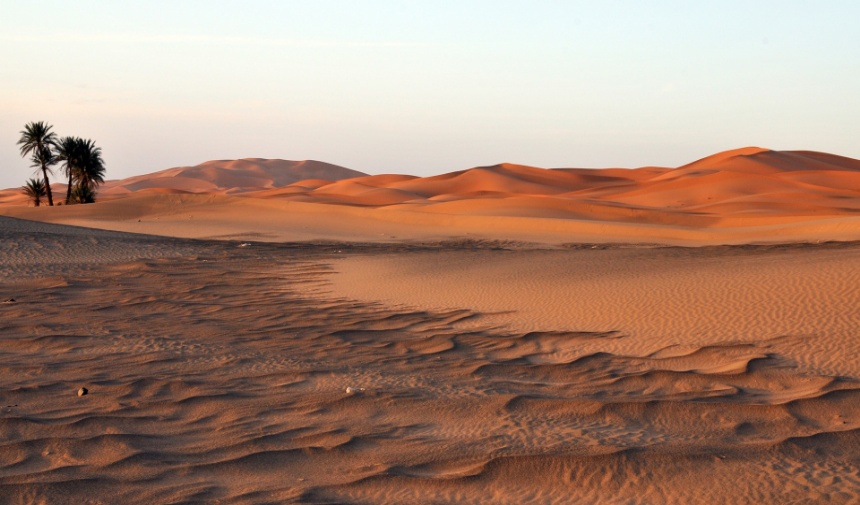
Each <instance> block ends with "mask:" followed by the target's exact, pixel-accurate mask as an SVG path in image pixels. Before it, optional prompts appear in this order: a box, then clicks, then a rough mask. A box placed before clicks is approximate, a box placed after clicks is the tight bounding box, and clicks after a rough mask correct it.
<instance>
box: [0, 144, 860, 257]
mask: <svg viewBox="0 0 860 505" xmlns="http://www.w3.org/2000/svg"><path fill="white" fill-rule="evenodd" d="M58 189H60V188H58ZM193 195H198V196H193ZM199 195H208V198H205V199H202V198H201V197H200V196H199ZM233 196H236V197H241V198H242V199H243V200H242V201H241V202H240V201H237V200H231V199H229V198H227V197H233ZM99 199H100V201H101V202H103V205H105V206H104V207H102V209H101V211H100V210H98V209H87V210H83V209H76V210H75V211H74V212H71V211H70V209H67V210H66V211H64V212H62V213H60V212H51V211H45V210H43V209H8V208H7V209H5V210H0V212H3V213H4V214H7V215H13V216H18V217H25V218H30V219H41V220H49V221H54V222H64V223H68V224H85V222H84V221H85V220H86V219H90V218H95V219H99V220H100V221H105V220H113V221H116V220H117V219H116V218H111V217H110V216H111V215H113V214H114V213H115V212H116V210H117V209H116V208H113V209H110V210H109V209H108V207H107V206H108V204H110V203H111V201H115V200H120V199H122V200H125V201H126V202H125V204H124V205H123V211H122V212H120V214H122V215H123V216H125V217H124V218H123V219H128V218H135V219H140V220H141V221H143V220H144V218H146V217H154V216H160V217H159V220H160V221H161V225H162V226H165V222H166V220H165V219H164V218H165V217H166V216H163V215H161V214H163V213H164V212H163V211H164V209H165V208H169V209H171V210H170V212H171V213H172V214H171V215H174V216H175V215H176V214H177V209H178V208H183V209H185V208H190V207H189V206H194V207H195V208H196V209H197V210H196V212H197V215H198V216H200V215H202V213H203V212H204V209H203V208H202V207H201V205H203V204H206V205H209V206H210V207H211V206H212V205H213V204H225V203H228V201H229V203H230V204H231V208H232V210H231V215H232V217H231V219H233V220H234V221H235V220H237V219H240V220H241V217H240V216H239V215H238V214H237V212H238V209H239V208H240V207H243V206H245V207H253V209H254V211H253V214H254V217H255V219H256V218H259V217H260V215H261V213H266V212H268V213H271V214H272V216H273V217H272V219H274V220H275V221H278V220H279V219H280V220H281V221H283V216H281V217H278V214H282V213H283V212H284V211H289V212H291V213H292V214H293V215H302V216H303V218H305V219H308V220H309V221H308V222H307V226H306V227H305V228H307V229H318V230H320V232H319V233H316V234H315V233H296V232H294V230H293V231H288V232H283V230H286V229H287V228H289V223H287V222H281V224H282V225H283V226H280V227H277V228H276V229H274V230H273V229H266V230H257V232H258V233H259V234H260V237H261V238H262V239H265V238H266V237H275V236H277V238H278V239H279V240H280V239H284V238H288V239H297V240H302V239H314V238H324V239H329V238H347V239H349V237H348V236H343V234H342V232H343V230H342V229H341V228H343V226H342V222H343V219H350V218H356V217H357V218H360V222H361V223H363V224H362V226H367V225H368V223H371V225H370V228H371V229H369V230H365V231H369V232H370V234H371V235H372V236H374V237H383V238H384V237H385V236H386V234H388V235H387V236H389V238H390V237H395V238H396V237H401V238H404V237H406V238H419V237H416V231H415V230H416V229H422V230H424V231H426V234H429V236H432V237H439V236H444V235H451V234H453V235H455V236H469V235H476V234H477V235H479V236H481V237H483V238H504V239H515V240H526V241H538V242H541V241H543V242H564V241H567V240H573V241H578V240H586V241H587V240H600V239H601V238H602V239H604V240H606V241H610V242H617V241H625V240H627V241H629V240H632V241H649V238H650V239H653V240H652V241H654V242H661V243H675V244H684V243H736V242H747V241H751V240H754V239H755V237H758V239H760V240H765V241H768V240H775V241H779V240H854V239H860V217H858V216H860V160H856V159H852V158H846V157H842V156H836V155H832V154H826V153H820V152H812V151H772V150H768V149H762V148H757V147H748V148H743V149H736V150H732V151H726V152H722V153H718V154H715V155H712V156H708V157H705V158H702V159H700V160H698V161H695V162H693V163H690V164H688V165H684V166H681V167H678V168H674V169H672V168H664V167H643V168H636V169H623V168H606V169H586V168H560V169H544V168H537V167H530V166H525V165H516V164H510V163H503V164H499V165H491V166H485V167H476V168H471V169H468V170H461V171H457V172H451V173H445V174H442V175H437V176H432V177H416V176H411V175H398V174H385V175H367V174H364V173H362V172H358V171H355V170H350V169H348V168H344V167H339V166H337V165H331V164H327V163H323V162H319V161H286V160H265V159H242V160H223V161H210V162H206V163H202V164H200V165H197V166H194V167H178V168H172V169H168V170H164V171H161V172H156V173H153V174H147V175H141V176H136V177H131V178H128V179H124V180H121V181H109V182H107V183H105V185H104V186H103V187H102V188H101V190H100V191H99ZM249 200H253V202H251V201H249ZM3 204H5V205H19V206H20V205H25V204H26V202H25V199H24V198H23V195H20V191H19V190H6V191H4V192H0V205H3ZM332 205H336V206H337V207H341V208H339V209H336V208H333V206H332ZM165 206H166V207H165ZM342 207H351V208H352V210H350V209H346V208H342ZM134 208H137V210H134ZM209 210H212V209H209ZM222 210H223V209H222ZM320 213H326V214H327V215H328V218H326V219H329V221H331V222H323V221H325V220H326V219H323V220H322V221H320V220H319V219H317V220H314V218H313V215H314V214H320ZM222 222H223V220H222ZM374 222H375V223H376V224H373V223H374ZM380 222H381V223H380ZM236 224H237V227H239V228H241V227H240V226H239V223H238V222H237V223H236ZM246 224H247V223H246ZM293 224H295V223H293ZM273 226H274V225H273ZM643 227H650V228H648V229H647V230H646V229H645V228H643ZM116 228H117V229H122V230H125V231H146V232H151V230H137V229H136V230H129V229H128V228H123V227H116ZM143 228H145V226H143ZM198 228H199V226H194V227H193V229H189V230H183V229H182V226H174V227H172V228H171V229H172V231H167V232H166V233H168V234H177V235H179V236H201V235H199V231H193V230H195V229H198ZM245 228H247V226H245ZM346 228H347V229H348V228H349V227H346ZM278 230H281V232H279V231H278ZM731 230H734V231H736V232H738V233H736V234H735V235H736V236H728V235H727V233H728V232H729V231H731ZM162 233H165V232H164V231H162ZM363 234H364V233H363V232H362V233H359V235H363ZM347 235H349V233H348V234H347ZM206 236H209V235H206Z"/></svg>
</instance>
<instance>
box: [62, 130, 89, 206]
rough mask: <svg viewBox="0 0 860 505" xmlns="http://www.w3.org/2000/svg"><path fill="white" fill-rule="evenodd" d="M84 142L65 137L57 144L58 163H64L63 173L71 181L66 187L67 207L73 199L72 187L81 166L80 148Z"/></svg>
mask: <svg viewBox="0 0 860 505" xmlns="http://www.w3.org/2000/svg"><path fill="white" fill-rule="evenodd" d="M82 143H83V141H82V140H81V139H80V138H79V137H63V138H61V139H60V141H59V142H57V158H56V159H57V161H58V162H62V165H61V168H62V169H63V173H64V174H66V177H67V178H68V179H69V185H68V186H67V187H66V205H68V204H69V202H70V201H71V199H72V186H73V185H74V183H75V173H76V172H77V171H78V167H79V166H80V165H81V160H80V158H81V154H80V151H81V149H80V146H81V144H82Z"/></svg>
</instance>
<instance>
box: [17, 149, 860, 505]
mask: <svg viewBox="0 0 860 505" xmlns="http://www.w3.org/2000/svg"><path fill="white" fill-rule="evenodd" d="M59 189H61V187H60V186H58V187H57V190H59ZM858 193H860V161H858V160H852V159H848V158H842V157H838V156H833V155H829V154H823V153H811V152H802V151H792V152H775V151H768V150H762V149H754V148H749V149H743V150H737V151H731V152H727V153H720V154H718V155H714V156H711V157H708V158H705V159H702V160H699V161H697V162H695V163H692V164H690V165H686V166H683V167H679V168H677V169H667V168H659V167H649V168H641V169H634V170H627V169H603V170H594V171H591V170H584V169H560V170H545V169H538V168H533V167H524V166H518V165H497V166H492V167H483V168H475V169H470V170H465V171H461V172H453V173H450V174H444V175H440V176H436V177H427V178H418V177H412V176H405V175H376V176H365V175H363V174H357V173H353V172H351V171H348V169H344V168H342V167H335V166H333V165H327V164H323V163H319V162H285V161H283V160H257V159H250V160H238V161H221V162H210V163H205V164H203V165H199V166H197V167H183V168H177V169H171V170H168V171H164V172H159V173H156V174H150V175H149V176H140V177H137V178H133V179H129V180H125V181H114V182H112V183H110V184H106V186H105V187H104V188H103V189H102V193H100V195H101V196H102V197H103V198H100V202H99V203H97V204H94V205H75V206H57V207H53V208H48V207H39V208H33V207H27V206H26V205H25V203H26V202H24V201H23V200H22V199H21V198H20V194H19V193H18V191H17V190H9V191H5V192H0V433H2V437H0V504H5V503H10V504H65V503H68V504H78V503H90V504H112V503H125V504H153V503H165V504H196V503H204V504H210V503H212V504H214V503H221V504H272V503H321V504H335V503H336V504H341V503H343V504H380V503H392V504H402V503H405V504H412V503H415V504H443V503H444V504H448V503H464V504H484V503H499V504H523V503H536V504H567V503H589V504H591V503H599V504H618V505H621V504H625V505H628V504H649V505H650V504H679V505H680V504H713V503H719V504H747V503H786V504H793V503H822V504H852V503H860V359H858V357H857V356H858V351H860V346H858V338H860V312H858V307H860V287H858V286H860V241H858V240H860V214H858V210H860V203H858V202H860V194H858ZM21 218H25V219H21ZM75 225H79V226H86V227H79V226H75Z"/></svg>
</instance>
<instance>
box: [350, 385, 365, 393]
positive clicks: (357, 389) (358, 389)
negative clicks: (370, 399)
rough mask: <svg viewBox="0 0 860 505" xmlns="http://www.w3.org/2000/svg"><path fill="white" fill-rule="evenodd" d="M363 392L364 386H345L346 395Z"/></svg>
mask: <svg viewBox="0 0 860 505" xmlns="http://www.w3.org/2000/svg"><path fill="white" fill-rule="evenodd" d="M363 392H364V388H354V387H350V386H347V387H346V394H348V395H354V394H356V393H363Z"/></svg>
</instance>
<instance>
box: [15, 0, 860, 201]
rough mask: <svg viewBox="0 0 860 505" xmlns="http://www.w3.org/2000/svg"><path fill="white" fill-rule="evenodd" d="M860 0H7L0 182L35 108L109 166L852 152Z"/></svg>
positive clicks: (584, 160)
mask: <svg viewBox="0 0 860 505" xmlns="http://www.w3.org/2000/svg"><path fill="white" fill-rule="evenodd" d="M858 19H860V2H856V1H854V0H849V1H838V0H833V1H824V2H813V1H811V0H810V1H792V0H782V1H768V0H760V1H749V0H745V1H732V0H723V1H720V2H693V1H648V0H639V1H612V0H606V1H599V2H598V1H574V0H571V1H562V0H558V1H550V0H543V1H541V0H530V1H508V0H495V1H477V0H476V1H470V0H456V1H448V0H432V1H430V0H427V1H411V0H362V1H354V0H344V1H334V0H314V1H308V0H301V1H292V0H282V1H256V0H242V1H223V0H207V1H190V0H189V1H182V2H177V1H157V0H149V1H145V2H144V1H140V2H133V1H127V2H126V1H124V2H115V1H102V2H100V1H87V0H76V1H75V2H68V1H66V0H60V1H38V0H31V1H23V0H21V1H11V0H0V187H4V188H5V187H15V186H20V185H22V184H23V183H24V181H25V180H26V179H27V178H29V177H30V176H31V175H32V173H33V170H32V169H31V168H30V166H29V165H30V163H29V162H28V161H27V160H25V159H24V158H22V157H21V156H20V153H19V151H18V147H17V146H16V145H15V144H16V142H17V140H18V138H19V137H20V131H21V130H22V129H23V127H24V125H25V124H26V123H28V122H30V121H46V122H48V123H50V124H52V125H53V126H54V131H55V132H57V133H58V134H59V135H61V136H62V135H75V136H80V137H84V138H90V139H93V140H94V141H95V142H96V144H97V145H98V146H100V147H101V148H102V151H103V157H104V159H105V162H106V167H107V178H108V179H121V178H125V177H129V176H132V175H138V174H143V173H149V172H155V171H158V170H162V169H165V168H170V167H175V166H185V165H195V164H198V163H201V162H204V161H207V160H212V159H236V158H249V157H257V158H283V159H291V160H302V159H315V160H321V161H326V162H329V163H334V164H338V165H342V166H346V167H349V168H352V169H355V170H360V171H363V172H367V173H372V174H378V173H405V174H414V175H421V176H426V175H435V174H440V173H445V172H450V171H454V170H461V169H465V168H469V167H473V166H480V165H489V164H494V163H500V162H512V163H521V164H526V165H532V166H540V167H546V168H553V167H630V168H632V167H639V166H647V165H658V166H670V167H674V166H679V165H683V164H686V163H689V162H691V161H694V160H696V159H698V158H702V157H704V156H707V155H710V154H713V153H716V152H719V151H723V150H727V149H734V148H739V147H744V146H759V147H767V148H772V149H778V150H795V149H797V150H800V149H804V150H805V149H808V150H816V151H825V152H831V153H834V154H840V155H843V156H850V157H853V158H860V128H858V126H860V30H858V29H857V20H858Z"/></svg>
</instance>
